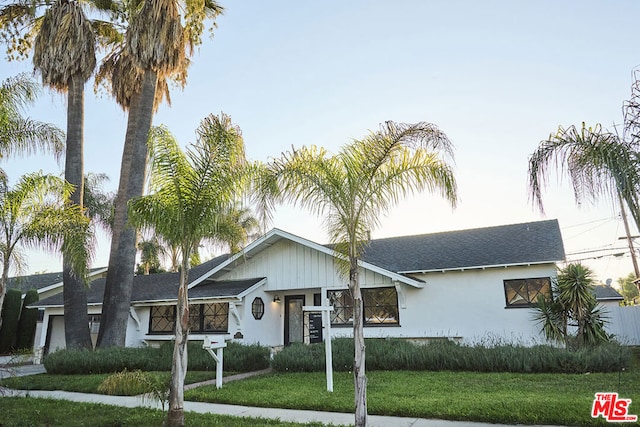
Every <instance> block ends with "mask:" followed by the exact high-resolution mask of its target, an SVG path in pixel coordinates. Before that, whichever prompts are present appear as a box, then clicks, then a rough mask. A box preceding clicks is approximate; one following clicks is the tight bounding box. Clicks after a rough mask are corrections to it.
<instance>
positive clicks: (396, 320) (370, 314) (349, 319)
mask: <svg viewBox="0 0 640 427" xmlns="http://www.w3.org/2000/svg"><path fill="white" fill-rule="evenodd" d="M361 292H362V304H363V317H364V319H363V324H364V325H365V326H382V325H398V324H400V316H399V311H398V293H397V292H396V288H395V287H386V288H365V289H362V290H361ZM327 296H328V298H329V302H330V304H331V305H333V311H332V312H331V324H332V325H336V326H339V325H351V324H353V297H352V296H351V292H350V291H349V290H348V289H344V290H336V291H327Z"/></svg>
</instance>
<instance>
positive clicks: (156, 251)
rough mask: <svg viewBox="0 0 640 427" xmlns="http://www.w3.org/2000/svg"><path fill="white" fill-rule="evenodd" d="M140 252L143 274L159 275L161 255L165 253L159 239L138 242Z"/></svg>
mask: <svg viewBox="0 0 640 427" xmlns="http://www.w3.org/2000/svg"><path fill="white" fill-rule="evenodd" d="M138 250H139V251H140V264H139V268H140V270H141V271H142V274H145V275H149V274H150V273H151V272H152V271H153V272H154V273H157V272H158V270H159V269H160V255H161V254H163V253H164V249H163V247H162V245H160V242H158V239H157V238H155V237H154V238H152V239H150V240H143V241H141V242H138Z"/></svg>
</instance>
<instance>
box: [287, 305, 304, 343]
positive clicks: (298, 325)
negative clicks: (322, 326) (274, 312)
mask: <svg viewBox="0 0 640 427" xmlns="http://www.w3.org/2000/svg"><path fill="white" fill-rule="evenodd" d="M302 306H304V295H290V296H285V297H284V345H289V344H291V343H292V342H303V340H304V313H303V312H302Z"/></svg>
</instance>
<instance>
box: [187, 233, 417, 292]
mask: <svg viewBox="0 0 640 427" xmlns="http://www.w3.org/2000/svg"><path fill="white" fill-rule="evenodd" d="M283 239H286V240H289V241H290V242H292V243H294V244H298V245H301V246H304V247H306V248H309V249H310V250H312V251H317V252H319V253H321V254H323V255H328V256H330V257H335V256H336V253H335V252H334V251H333V250H332V249H331V247H329V246H325V245H320V244H318V243H315V242H313V241H311V240H307V239H304V238H302V237H299V236H296V235H293V234H291V233H288V232H286V231H283V230H279V229H277V228H274V229H272V230H271V231H269V232H268V233H267V234H265V235H264V236H263V237H261V238H259V239H257V240H256V241H254V242H253V243H251V244H250V245H248V246H247V247H246V248H245V249H244V250H242V251H241V252H239V253H237V254H235V255H233V256H232V257H230V258H229V259H227V260H226V261H224V262H222V263H220V264H219V265H218V266H216V267H215V268H214V269H213V270H211V272H210V274H208V275H206V277H211V278H216V277H221V276H223V275H225V274H226V273H228V272H229V271H231V270H233V269H234V268H236V267H238V266H239V265H241V264H242V263H245V262H247V261H248V260H251V259H252V258H254V257H257V256H258V255H259V254H260V253H261V252H262V251H264V250H267V249H269V248H271V247H272V246H274V245H276V244H277V243H278V242H280V241H281V240H283ZM359 265H360V267H361V268H363V269H365V270H368V271H370V272H371V273H374V274H380V275H382V276H385V277H387V278H389V279H391V280H392V281H397V282H401V283H404V284H406V285H409V286H413V287H416V288H422V287H423V286H424V283H423V282H422V281H420V280H417V279H414V278H411V277H407V276H404V275H402V274H398V273H397V272H395V271H392V270H388V269H385V268H381V267H380V266H378V265H374V264H371V263H369V262H367V261H366V260H361V261H360V262H359ZM203 277H204V276H203ZM190 286H194V283H192V284H191V285H190Z"/></svg>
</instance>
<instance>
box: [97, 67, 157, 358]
mask: <svg viewBox="0 0 640 427" xmlns="http://www.w3.org/2000/svg"><path fill="white" fill-rule="evenodd" d="M156 85H157V74H156V73H155V72H153V71H151V70H146V71H145V74H144V80H143V83H142V89H141V91H140V94H137V95H134V96H133V97H132V100H131V106H130V108H129V117H128V122H127V134H126V136H125V143H124V150H123V153H122V164H121V168H120V183H119V184H118V194H117V196H116V202H115V212H114V223H113V237H112V240H111V250H110V252H109V266H108V272H107V278H106V283H105V288H104V299H103V303H102V318H101V320H100V331H99V334H98V342H97V345H98V346H99V347H113V346H118V347H124V345H125V340H126V332H127V319H128V317H129V305H130V303H131V288H132V286H133V273H134V269H135V258H136V239H137V233H136V230H135V229H134V228H133V227H131V226H130V225H129V224H128V217H129V215H128V211H127V209H128V207H127V203H128V201H129V200H131V199H132V198H135V197H140V196H142V193H143V190H144V181H145V172H146V164H147V154H148V147H147V138H148V135H149V130H150V129H151V121H152V118H153V100H154V97H155V92H156Z"/></svg>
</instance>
